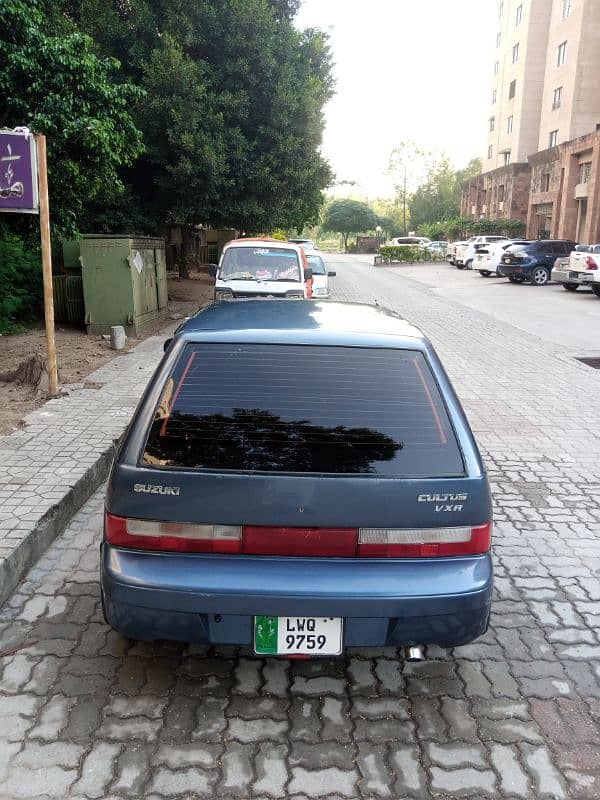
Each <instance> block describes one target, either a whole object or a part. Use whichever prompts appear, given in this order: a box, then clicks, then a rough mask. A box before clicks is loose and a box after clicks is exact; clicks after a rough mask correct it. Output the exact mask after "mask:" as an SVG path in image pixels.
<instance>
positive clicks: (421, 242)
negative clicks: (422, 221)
mask: <svg viewBox="0 0 600 800" xmlns="http://www.w3.org/2000/svg"><path fill="white" fill-rule="evenodd" d="M430 242H431V239H428V238H427V237H426V236H396V237H395V238H394V239H392V240H391V241H390V245H392V246H393V247H400V246H401V245H404V244H409V245H411V244H412V245H416V246H417V247H426V246H427V245H428V244H429V243H430Z"/></svg>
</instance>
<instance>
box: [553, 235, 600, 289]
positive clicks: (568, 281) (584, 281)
mask: <svg viewBox="0 0 600 800" xmlns="http://www.w3.org/2000/svg"><path fill="white" fill-rule="evenodd" d="M552 280H553V281H556V283H561V284H562V286H563V288H564V289H566V290H567V291H569V292H575V291H576V290H577V289H579V287H580V286H589V287H590V289H591V290H592V292H594V294H595V295H596V297H600V244H578V245H577V246H576V247H575V250H572V251H571V255H570V256H569V258H568V259H566V258H557V259H556V261H555V262H554V268H553V270H552Z"/></svg>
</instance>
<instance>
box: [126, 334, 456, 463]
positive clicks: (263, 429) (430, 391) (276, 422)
mask: <svg viewBox="0 0 600 800" xmlns="http://www.w3.org/2000/svg"><path fill="white" fill-rule="evenodd" d="M291 365H293V368H291ZM374 386H377V387H378V391H377V392H374V391H373V387H374ZM332 397H335V402H334V403H332V402H331V398H332ZM142 463H143V464H152V466H153V467H154V468H160V467H167V468H175V469H200V470H219V471H220V472H222V471H229V470H235V471H243V472H269V473H273V472H278V473H282V472H283V473H286V472H287V473H290V472H291V473H311V474H315V473H325V474H327V473H329V474H332V473H333V474H336V473H337V474H340V473H344V474H355V475H356V474H363V475H370V476H372V477H374V478H377V477H379V476H386V477H392V476H399V475H401V476H402V477H406V478H411V477H414V478H416V477H442V476H457V475H463V474H464V466H463V462H462V458H461V455H460V450H459V447H458V444H457V442H456V437H455V435H454V432H453V430H452V425H451V424H450V420H449V418H448V413H447V411H446V407H445V405H444V401H443V400H442V397H441V395H440V391H439V389H438V388H437V384H436V382H435V380H434V378H433V376H432V374H431V371H430V369H429V366H428V364H427V361H426V359H425V357H424V356H423V355H422V353H419V352H417V351H412V350H395V349H383V348H382V349H373V348H366V347H365V348H360V347H327V346H323V347H321V346H310V345H308V346H302V345H279V344H238V343H235V344H227V343H218V344H217V343H214V344H213V343H197V342H195V343H189V344H188V345H187V346H186V348H185V349H184V350H183V352H182V354H181V356H180V358H179V361H178V362H177V364H176V365H175V367H174V369H173V372H172V373H171V375H170V376H169V378H168V379H167V382H166V385H165V389H164V391H163V396H162V397H161V399H160V401H159V403H158V406H157V409H156V413H155V415H154V420H153V421H152V423H151V426H150V431H149V434H148V439H147V442H146V447H145V452H144V455H143V458H142Z"/></svg>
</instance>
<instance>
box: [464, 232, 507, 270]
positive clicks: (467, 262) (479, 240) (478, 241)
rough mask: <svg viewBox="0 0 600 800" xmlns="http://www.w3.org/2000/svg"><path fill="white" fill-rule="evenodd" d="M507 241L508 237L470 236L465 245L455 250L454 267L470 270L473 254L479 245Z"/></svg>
mask: <svg viewBox="0 0 600 800" xmlns="http://www.w3.org/2000/svg"><path fill="white" fill-rule="evenodd" d="M507 241H509V239H508V236H472V237H471V238H470V239H469V241H468V242H467V244H466V245H464V246H463V247H459V248H457V249H456V255H455V256H454V265H455V266H456V267H458V269H465V268H466V269H472V267H473V261H474V259H475V254H476V252H477V248H478V246H479V245H486V244H491V243H492V242H507Z"/></svg>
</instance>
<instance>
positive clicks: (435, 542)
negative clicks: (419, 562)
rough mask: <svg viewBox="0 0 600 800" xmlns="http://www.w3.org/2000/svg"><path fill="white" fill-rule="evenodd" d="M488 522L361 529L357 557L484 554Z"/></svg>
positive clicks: (489, 529)
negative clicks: (474, 525)
mask: <svg viewBox="0 0 600 800" xmlns="http://www.w3.org/2000/svg"><path fill="white" fill-rule="evenodd" d="M491 541H492V523H491V522H488V523H486V524H485V525H478V526H476V527H474V528H472V527H461V528H361V529H360V530H359V532H358V556H359V557H362V558H411V557H412V558H430V557H432V556H463V555H476V554H478V553H487V551H488V550H489V549H490V546H491Z"/></svg>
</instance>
